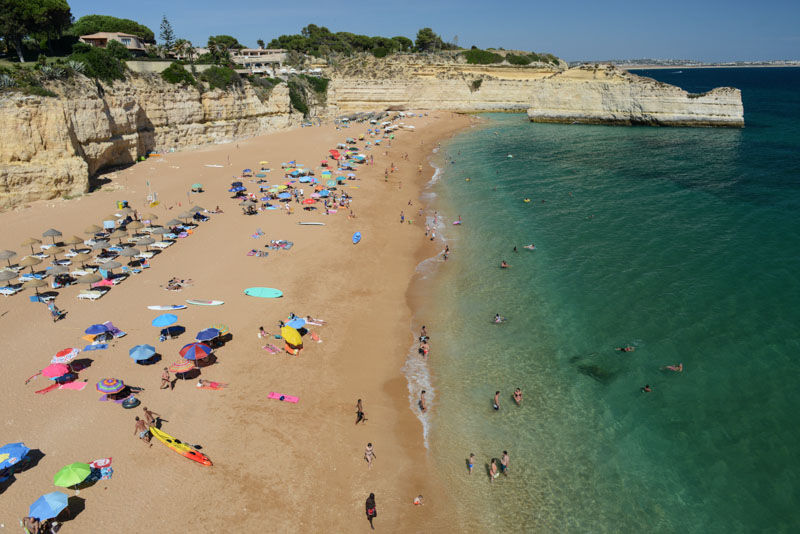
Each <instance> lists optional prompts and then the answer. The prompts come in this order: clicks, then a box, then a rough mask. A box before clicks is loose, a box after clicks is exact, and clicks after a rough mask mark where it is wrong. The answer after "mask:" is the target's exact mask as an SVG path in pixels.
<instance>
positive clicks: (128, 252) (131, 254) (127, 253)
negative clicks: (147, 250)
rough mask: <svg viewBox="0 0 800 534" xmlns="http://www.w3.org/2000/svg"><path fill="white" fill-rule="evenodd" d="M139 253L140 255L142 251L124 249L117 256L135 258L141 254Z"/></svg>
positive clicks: (131, 248) (129, 248)
mask: <svg viewBox="0 0 800 534" xmlns="http://www.w3.org/2000/svg"><path fill="white" fill-rule="evenodd" d="M141 253H142V251H141V250H139V249H138V248H133V247H126V248H124V249H122V252H120V253H119V255H120V256H125V257H126V258H132V257H134V256H137V255H139V254H141Z"/></svg>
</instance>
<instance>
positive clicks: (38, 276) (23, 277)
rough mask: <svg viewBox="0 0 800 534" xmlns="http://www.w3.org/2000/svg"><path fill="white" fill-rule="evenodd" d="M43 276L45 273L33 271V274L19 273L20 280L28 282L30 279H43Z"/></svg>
mask: <svg viewBox="0 0 800 534" xmlns="http://www.w3.org/2000/svg"><path fill="white" fill-rule="evenodd" d="M43 278H44V275H42V274H39V273H33V274H31V273H25V274H21V275H19V281H20V282H27V281H28V280H42V279H43Z"/></svg>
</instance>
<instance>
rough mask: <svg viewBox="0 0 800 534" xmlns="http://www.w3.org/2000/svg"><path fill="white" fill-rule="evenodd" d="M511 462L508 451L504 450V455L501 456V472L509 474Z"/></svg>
mask: <svg viewBox="0 0 800 534" xmlns="http://www.w3.org/2000/svg"><path fill="white" fill-rule="evenodd" d="M509 463H510V460H509V458H508V451H503V456H501V457H500V472H501V473H503V474H504V475H506V476H508V466H509Z"/></svg>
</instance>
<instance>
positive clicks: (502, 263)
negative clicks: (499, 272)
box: [500, 260, 511, 269]
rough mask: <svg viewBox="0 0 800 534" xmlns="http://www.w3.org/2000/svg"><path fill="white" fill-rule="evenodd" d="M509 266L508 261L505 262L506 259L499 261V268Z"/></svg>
mask: <svg viewBox="0 0 800 534" xmlns="http://www.w3.org/2000/svg"><path fill="white" fill-rule="evenodd" d="M509 267H511V266H510V265H509V264H508V263H506V260H503V261H501V262H500V268H501V269H507V268H509Z"/></svg>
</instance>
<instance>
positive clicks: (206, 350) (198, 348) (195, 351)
mask: <svg viewBox="0 0 800 534" xmlns="http://www.w3.org/2000/svg"><path fill="white" fill-rule="evenodd" d="M212 352H214V349H212V348H211V347H209V346H208V345H205V344H203V343H189V344H188V345H184V346H183V348H182V349H181V350H180V351H179V354H180V355H181V356H183V357H184V358H185V359H187V360H202V359H203V358H205V357H206V356H208V355H209V354H211V353H212Z"/></svg>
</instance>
